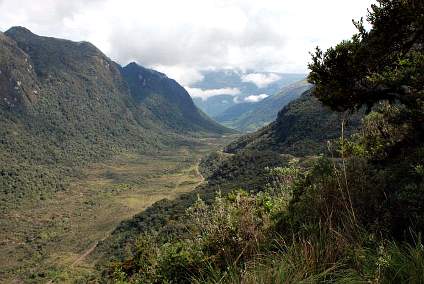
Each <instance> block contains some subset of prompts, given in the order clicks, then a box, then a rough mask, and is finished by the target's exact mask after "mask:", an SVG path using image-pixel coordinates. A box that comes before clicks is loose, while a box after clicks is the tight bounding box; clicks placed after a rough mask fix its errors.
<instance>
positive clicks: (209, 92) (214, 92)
mask: <svg viewBox="0 0 424 284" xmlns="http://www.w3.org/2000/svg"><path fill="white" fill-rule="evenodd" d="M185 89H186V90H187V92H188V93H189V94H190V96H192V97H194V98H201V99H202V100H207V99H208V98H210V97H213V96H219V95H230V96H235V95H238V94H240V90H239V89H238V88H221V89H200V88H190V87H185Z"/></svg>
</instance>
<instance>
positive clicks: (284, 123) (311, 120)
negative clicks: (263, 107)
mask: <svg viewBox="0 0 424 284" xmlns="http://www.w3.org/2000/svg"><path fill="white" fill-rule="evenodd" d="M361 117H362V113H361V112H360V113H355V114H354V115H353V116H351V117H350V118H349V121H348V122H349V123H348V124H347V127H346V129H345V134H346V135H349V134H351V133H352V131H354V130H355V129H357V128H358V127H359V125H360V122H361ZM341 122H342V117H341V115H340V114H338V113H336V112H333V111H331V110H330V109H328V108H326V107H324V106H323V105H322V104H321V103H320V102H319V101H318V100H317V99H316V98H315V97H313V96H312V90H308V91H306V92H305V93H303V94H302V95H301V97H300V98H299V99H297V100H295V101H293V102H291V103H290V104H288V105H287V106H286V107H284V108H283V109H282V110H281V111H280V112H279V113H278V117H277V119H276V120H275V121H274V122H272V123H270V124H269V125H267V126H265V127H263V128H262V129H260V130H258V131H256V132H254V133H251V134H248V135H245V136H243V137H241V138H240V139H238V140H236V141H235V142H233V143H231V144H230V145H228V146H227V147H226V149H225V151H226V152H228V153H237V152H240V151H244V150H247V149H248V150H259V151H262V150H272V151H277V152H279V153H285V154H293V155H301V156H304V155H313V154H318V153H325V152H326V147H327V145H326V142H327V141H329V140H332V139H335V138H337V137H340V133H341Z"/></svg>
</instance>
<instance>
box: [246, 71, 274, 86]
mask: <svg viewBox="0 0 424 284" xmlns="http://www.w3.org/2000/svg"><path fill="white" fill-rule="evenodd" d="M241 79H242V81H243V82H251V83H253V84H255V85H256V86H257V87H258V88H263V87H266V86H268V85H269V84H272V83H274V82H276V81H278V80H280V79H281V76H280V75H277V74H274V73H268V74H267V73H250V74H247V75H243V76H242V77H241Z"/></svg>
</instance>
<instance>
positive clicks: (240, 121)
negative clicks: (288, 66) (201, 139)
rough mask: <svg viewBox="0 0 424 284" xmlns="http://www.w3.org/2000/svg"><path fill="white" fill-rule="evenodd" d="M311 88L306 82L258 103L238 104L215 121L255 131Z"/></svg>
mask: <svg viewBox="0 0 424 284" xmlns="http://www.w3.org/2000/svg"><path fill="white" fill-rule="evenodd" d="M310 88H311V85H310V84H308V83H307V82H306V81H300V82H296V83H293V84H291V85H289V86H286V87H284V88H282V89H281V90H280V91H279V92H278V93H276V94H274V95H271V96H269V97H267V98H265V99H264V100H262V101H259V102H257V103H240V104H236V105H234V106H232V107H230V108H228V109H227V110H226V111H224V112H223V113H222V114H220V115H219V116H216V117H215V119H216V120H217V121H218V122H220V123H222V124H223V125H226V126H228V127H231V128H234V129H237V130H240V131H244V132H251V131H255V130H257V129H258V128H260V127H262V126H265V125H266V124H268V123H270V122H271V121H273V120H274V119H275V118H276V117H277V113H278V112H279V111H280V109H282V108H283V107H284V106H286V105H287V104H288V103H290V102H291V101H293V100H295V99H297V98H299V97H300V95H301V94H302V93H303V92H305V91H306V90H308V89H310Z"/></svg>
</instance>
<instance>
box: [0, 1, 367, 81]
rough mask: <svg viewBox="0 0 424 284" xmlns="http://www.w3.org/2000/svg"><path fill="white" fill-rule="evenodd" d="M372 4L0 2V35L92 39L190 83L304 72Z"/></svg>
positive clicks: (114, 53) (114, 54)
mask: <svg viewBox="0 0 424 284" xmlns="http://www.w3.org/2000/svg"><path fill="white" fill-rule="evenodd" d="M373 2H375V0H355V1H348V0H344V1H340V0H320V1H311V0H297V1H275V0H202V1H198V0H179V1H174V0H155V1H150V0H73V1H69V0H39V1H34V0H1V1H0V11H1V17H0V30H3V31H4V30H7V29H8V28H9V27H11V26H16V25H20V26H25V27H27V28H29V29H30V30H32V31H33V32H35V33H37V34H41V35H47V36H55V37H60V38H67V39H72V40H77V41H81V40H86V41H90V42H92V43H93V44H94V45H96V46H97V47H99V48H100V49H101V50H102V51H103V52H105V53H106V54H107V55H108V56H109V57H111V58H112V59H113V60H115V61H117V62H118V63H120V64H123V65H125V64H127V63H129V62H131V61H137V62H138V63H140V64H142V65H144V66H146V67H150V68H155V67H157V68H159V69H160V70H162V71H163V70H168V71H167V72H169V73H172V74H171V75H170V77H174V78H181V79H179V80H183V81H185V83H184V84H189V85H190V82H193V81H196V80H199V78H200V77H199V74H196V72H197V73H198V71H199V70H204V69H207V68H218V69H223V68H232V69H234V68H239V69H242V70H254V72H264V71H266V72H279V73H280V72H297V73H304V72H306V71H307V63H308V61H309V60H310V55H309V52H310V51H312V50H313V49H314V47H315V46H317V45H319V46H321V47H323V48H327V47H329V46H331V45H334V44H336V43H337V42H339V41H341V40H342V39H346V38H349V37H350V36H351V35H352V33H353V32H354V27H353V25H352V23H351V19H352V18H355V19H358V18H360V17H361V16H364V15H365V13H366V9H367V8H368V7H369V6H370V4H371V3H373ZM335 23H336V24H335ZM167 72H165V73H167Z"/></svg>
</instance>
